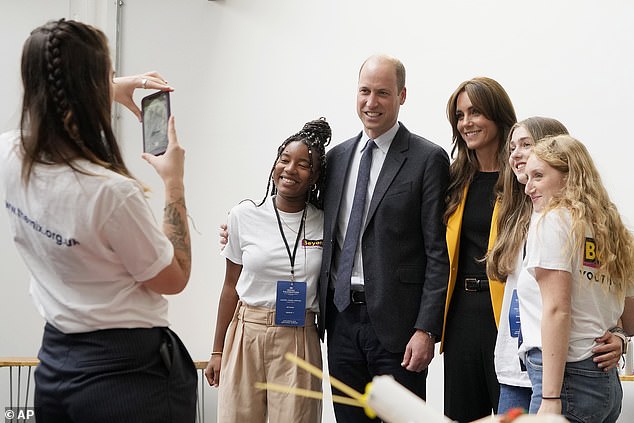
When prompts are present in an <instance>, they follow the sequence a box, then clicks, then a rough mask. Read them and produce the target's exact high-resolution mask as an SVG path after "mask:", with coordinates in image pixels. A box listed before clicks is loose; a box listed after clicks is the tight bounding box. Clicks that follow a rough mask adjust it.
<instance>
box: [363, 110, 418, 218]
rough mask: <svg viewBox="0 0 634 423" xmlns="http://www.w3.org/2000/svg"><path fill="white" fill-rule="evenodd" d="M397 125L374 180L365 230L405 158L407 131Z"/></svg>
mask: <svg viewBox="0 0 634 423" xmlns="http://www.w3.org/2000/svg"><path fill="white" fill-rule="evenodd" d="M399 125H400V128H399V130H398V131H397V132H396V135H395V136H394V139H393V140H392V144H391V145H390V149H389V150H388V152H387V155H386V156H385V162H383V167H382V168H381V172H380V173H379V179H378V180H377V181H376V185H375V187H374V193H372V199H371V200H370V208H369V209H368V216H367V217H366V219H365V224H364V228H363V230H365V228H366V227H367V225H368V222H369V221H370V220H371V219H372V216H373V215H374V212H376V208H377V207H378V206H379V203H380V202H381V200H382V199H383V197H384V196H385V193H386V192H387V189H388V188H389V187H390V185H391V184H392V181H393V180H394V177H395V176H396V174H397V173H398V171H399V169H400V168H401V167H402V166H403V163H405V160H406V159H407V150H408V149H409V131H408V130H407V128H405V126H403V124H402V123H399Z"/></svg>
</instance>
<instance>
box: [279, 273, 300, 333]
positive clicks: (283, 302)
mask: <svg viewBox="0 0 634 423" xmlns="http://www.w3.org/2000/svg"><path fill="white" fill-rule="evenodd" d="M304 320H306V282H292V281H277V298H276V300H275V325H276V326H304V323H305V322H304Z"/></svg>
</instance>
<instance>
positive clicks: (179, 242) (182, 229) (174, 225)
mask: <svg viewBox="0 0 634 423" xmlns="http://www.w3.org/2000/svg"><path fill="white" fill-rule="evenodd" d="M179 207H182V208H183V209H185V199H184V198H181V199H179V200H177V201H173V202H171V203H169V204H167V205H166V206H165V210H164V214H163V222H164V224H165V226H166V228H169V229H167V230H166V235H167V238H168V239H169V240H170V242H171V243H172V245H173V246H174V255H175V256H176V260H177V261H178V264H179V265H180V266H181V268H182V269H183V270H184V271H186V272H189V267H190V265H191V243H190V238H189V229H188V226H187V221H186V219H187V216H186V213H181V211H180V210H179Z"/></svg>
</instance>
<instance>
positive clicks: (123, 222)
mask: <svg viewBox="0 0 634 423" xmlns="http://www.w3.org/2000/svg"><path fill="white" fill-rule="evenodd" d="M19 145H20V137H19V132H17V131H14V132H9V133H5V134H2V135H1V136H0V182H1V185H2V186H3V190H4V192H5V201H4V208H5V210H6V212H7V214H8V218H9V226H10V230H11V235H12V237H13V240H14V242H15V245H16V247H17V249H18V251H19V253H20V255H21V256H22V258H23V260H24V262H25V264H26V266H27V267H28V269H29V272H30V274H31V284H30V293H31V296H32V298H33V301H34V303H35V306H36V308H37V310H38V311H39V313H40V314H41V315H42V317H44V319H45V320H46V321H47V322H49V323H50V324H52V325H53V326H54V327H56V328H57V329H59V330H60V331H62V332H64V333H77V332H89V331H94V330H98V329H110V328H147V327H156V326H168V325H169V322H168V320H167V301H166V300H165V299H164V298H163V296H162V295H159V294H157V293H155V292H153V291H151V290H149V289H147V288H146V287H144V286H143V283H142V282H143V281H146V280H148V279H151V278H153V277H154V276H156V275H157V274H158V273H159V272H160V271H161V270H163V269H164V268H165V267H167V266H168V265H169V264H170V263H171V261H172V258H173V255H174V250H173V247H172V244H171V243H170V241H169V240H168V239H167V237H166V236H165V235H164V234H163V232H162V231H161V229H160V227H159V226H158V224H157V222H156V220H155V218H154V216H153V215H152V212H151V210H150V207H149V205H148V203H147V200H146V198H145V195H144V192H143V189H142V187H141V186H140V184H139V183H138V182H137V181H134V180H132V179H130V178H127V177H125V176H123V175H120V174H118V173H115V172H112V171H110V170H107V169H105V168H103V167H102V166H98V165H95V164H93V163H90V162H88V161H86V160H77V161H75V164H76V165H77V166H79V167H81V168H82V169H83V170H85V172H86V173H87V174H84V173H80V172H77V171H74V170H72V169H71V168H70V167H69V166H66V165H41V164H36V165H35V166H34V167H33V172H32V174H31V178H30V181H29V184H28V186H27V187H25V186H24V183H23V180H22V175H21V172H22V161H21V153H20V147H19Z"/></svg>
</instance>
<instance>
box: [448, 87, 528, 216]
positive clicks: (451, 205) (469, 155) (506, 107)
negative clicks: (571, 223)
mask: <svg viewBox="0 0 634 423" xmlns="http://www.w3.org/2000/svg"><path fill="white" fill-rule="evenodd" d="M463 92H464V93H467V95H468V96H469V100H471V103H472V104H473V106H474V108H476V109H478V110H479V111H480V112H481V113H482V114H483V115H484V116H485V117H486V118H487V119H489V120H491V121H493V122H495V125H496V126H497V129H498V138H499V139H498V150H497V153H498V154H497V161H498V167H499V169H500V177H499V178H498V182H497V184H496V187H500V186H501V184H502V183H503V181H502V173H503V172H502V171H503V170H504V168H505V167H506V166H507V165H508V164H507V162H508V158H509V154H508V149H507V146H506V142H505V141H506V139H507V137H508V133H509V131H510V130H511V127H512V126H513V125H514V124H515V122H517V118H516V116H515V109H514V108H513V103H511V99H510V98H509V96H508V94H507V93H506V91H505V90H504V88H503V87H502V85H500V84H499V83H498V82H497V81H495V80H493V79H491V78H487V77H483V76H480V77H476V78H472V79H470V80H468V81H464V82H462V83H461V84H460V85H459V86H458V88H456V90H455V91H454V92H453V94H452V95H451V97H449V101H448V102H447V118H448V119H449V123H450V124H451V129H452V131H453V140H452V143H453V147H452V148H451V157H452V158H453V159H454V161H453V162H452V163H451V165H450V166H449V188H448V189H447V198H446V205H447V206H446V208H445V214H444V216H443V220H444V222H445V223H447V221H448V220H449V217H450V216H451V215H452V214H453V213H454V212H455V211H456V209H457V208H458V205H459V204H460V202H461V201H462V197H463V195H464V190H465V187H467V186H468V185H469V184H470V183H471V181H472V180H473V176H474V175H475V174H476V172H477V171H478V167H479V163H478V158H477V156H476V153H475V151H474V150H469V148H468V147H467V143H466V142H465V140H464V139H462V135H461V134H460V131H458V115H457V113H456V112H457V102H458V96H460V94H462V93H463Z"/></svg>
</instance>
